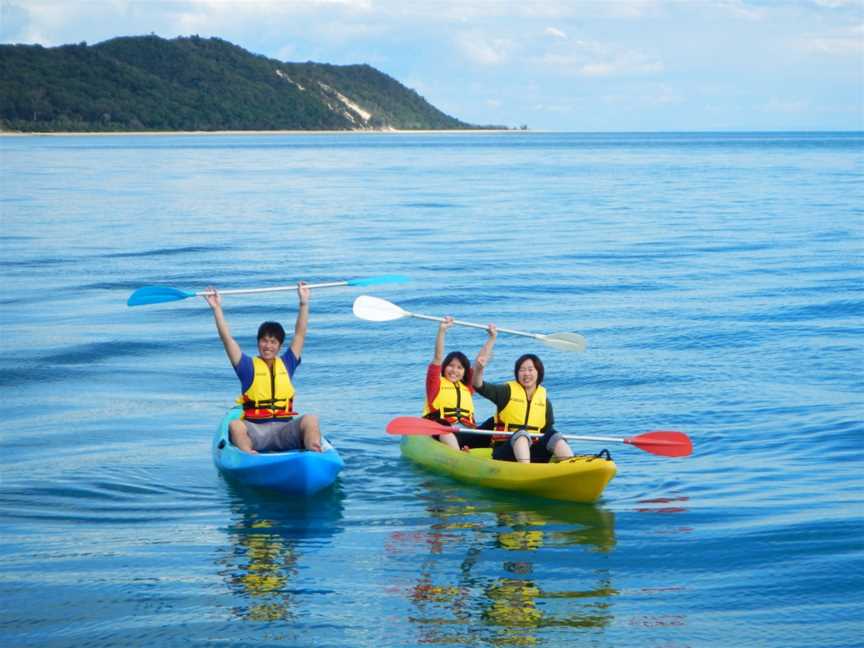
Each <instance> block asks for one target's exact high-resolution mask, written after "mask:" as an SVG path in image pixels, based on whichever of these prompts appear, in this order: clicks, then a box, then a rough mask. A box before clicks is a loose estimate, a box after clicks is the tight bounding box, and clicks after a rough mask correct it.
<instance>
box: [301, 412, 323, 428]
mask: <svg viewBox="0 0 864 648" xmlns="http://www.w3.org/2000/svg"><path fill="white" fill-rule="evenodd" d="M319 428H320V423H319V421H318V415H317V414H304V415H303V418H302V419H300V429H301V430H303V431H304V432H317V431H318V429H319Z"/></svg>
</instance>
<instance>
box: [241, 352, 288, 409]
mask: <svg viewBox="0 0 864 648" xmlns="http://www.w3.org/2000/svg"><path fill="white" fill-rule="evenodd" d="M252 366H253V368H254V369H255V378H254V379H253V380H252V384H251V385H249V389H247V390H246V391H245V392H244V393H243V394H241V395H240V396H239V397H238V398H237V403H238V404H240V405H243V418H245V419H249V420H250V421H265V420H271V419H282V420H287V419H290V418H292V417H294V416H296V415H297V412H295V411H294V385H293V384H292V383H291V376H289V375H288V369H287V368H286V367H285V363H284V362H282V358H275V359H274V360H273V371H272V372H271V371H270V367H268V366H267V363H266V362H264V360H262V359H261V358H259V357H257V356H256V357H254V358H252Z"/></svg>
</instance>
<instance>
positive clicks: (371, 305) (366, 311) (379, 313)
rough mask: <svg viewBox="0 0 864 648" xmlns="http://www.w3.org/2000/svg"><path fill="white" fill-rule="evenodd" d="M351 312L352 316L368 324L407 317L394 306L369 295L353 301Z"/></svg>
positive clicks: (404, 312) (405, 313)
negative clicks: (352, 312) (366, 321)
mask: <svg viewBox="0 0 864 648" xmlns="http://www.w3.org/2000/svg"><path fill="white" fill-rule="evenodd" d="M352 310H353V311H354V315H356V316H357V317H359V318H360V319H362V320H368V321H370V322H389V321H391V320H396V319H399V318H401V317H405V316H406V315H408V313H407V312H406V311H404V310H402V309H401V308H399V307H398V306H397V305H396V304H394V303H392V302H389V301H387V300H386V299H381V298H380V297H371V296H370V295H360V296H359V297H358V298H357V299H355V300H354V306H353V308H352Z"/></svg>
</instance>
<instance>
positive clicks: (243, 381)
mask: <svg viewBox="0 0 864 648" xmlns="http://www.w3.org/2000/svg"><path fill="white" fill-rule="evenodd" d="M297 298H298V302H299V310H298V311H297V322H296V323H295V325H294V337H293V338H292V339H291V344H290V345H289V347H288V349H287V350H286V351H285V353H283V354H282V355H281V356H280V355H279V351H280V350H281V348H282V344H283V342H284V341H285V329H284V328H282V325H281V324H279V322H264V323H263V324H261V326H260V327H258V355H257V356H256V357H255V358H251V357H249V356H248V355H246V354H245V353H243V352H242V351H241V349H240V345H239V344H237V341H236V340H235V339H234V338H233V337H232V336H231V331H230V329H229V328H228V322H227V321H225V316H224V314H223V313H222V296H221V295H220V294H219V292H218V291H217V290H216V289H215V288H210V289H209V290H208V292H207V293H206V294H205V295H204V299H205V300H206V301H207V303H208V304H209V305H210V308H212V309H213V317H214V319H215V320H216V330H217V331H218V332H219V338H220V339H221V340H222V344H223V345H224V346H225V353H227V354H228V359H229V360H230V361H231V366H232V367H234V371H235V372H236V374H237V377H238V378H239V379H240V385H241V392H242V393H241V395H240V397H239V398H238V399H237V402H238V403H239V404H242V406H243V416H242V418H240V419H236V420H234V421H231V425H230V428H229V430H230V435H231V443H233V444H234V445H235V446H237V447H238V448H239V449H240V450H243V451H245V452H249V453H253V454H256V453H258V452H284V451H288V450H302V449H306V450H313V451H315V452H321V432H320V428H319V424H318V417H317V416H316V415H315V414H304V415H303V416H298V415H297V412H295V411H294V408H293V405H294V385H293V383H292V382H291V377H292V376H293V375H294V370H295V369H296V368H297V366H298V365H299V364H300V358H301V354H302V352H303V343H304V342H305V340H306V331H307V328H308V325H309V288H308V287H307V286H306V285H305V283H304V282H302V281H301V282H300V283H299V284H298V286H297Z"/></svg>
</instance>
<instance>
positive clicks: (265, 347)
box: [258, 335, 282, 364]
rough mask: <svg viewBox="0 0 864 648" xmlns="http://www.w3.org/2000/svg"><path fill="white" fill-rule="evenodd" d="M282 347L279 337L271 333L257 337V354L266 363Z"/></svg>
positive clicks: (276, 354)
mask: <svg viewBox="0 0 864 648" xmlns="http://www.w3.org/2000/svg"><path fill="white" fill-rule="evenodd" d="M281 348H282V343H281V342H280V341H279V338H275V337H273V336H272V335H264V336H262V337H261V338H259V339H258V355H259V356H261V359H262V360H264V362H266V363H267V364H270V363H272V362H273V360H274V359H275V358H276V356H278V355H279V349H281Z"/></svg>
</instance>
